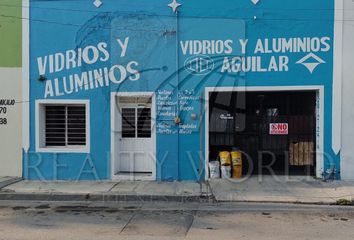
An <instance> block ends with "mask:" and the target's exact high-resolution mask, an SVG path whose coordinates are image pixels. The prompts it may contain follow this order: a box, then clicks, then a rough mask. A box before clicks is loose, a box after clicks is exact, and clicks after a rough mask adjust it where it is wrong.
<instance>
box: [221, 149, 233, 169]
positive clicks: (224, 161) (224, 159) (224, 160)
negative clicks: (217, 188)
mask: <svg viewBox="0 0 354 240" xmlns="http://www.w3.org/2000/svg"><path fill="white" fill-rule="evenodd" d="M219 158H220V163H221V166H230V165H231V157H230V153H229V152H226V151H224V152H220V153H219Z"/></svg>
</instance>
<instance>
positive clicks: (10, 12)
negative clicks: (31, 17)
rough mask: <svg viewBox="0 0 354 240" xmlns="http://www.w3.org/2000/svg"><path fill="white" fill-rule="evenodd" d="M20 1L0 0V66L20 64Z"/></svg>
mask: <svg viewBox="0 0 354 240" xmlns="http://www.w3.org/2000/svg"><path fill="white" fill-rule="evenodd" d="M21 17H22V1H21V0H1V1H0V67H21V66H22V60H21V59H22V56H21V55H22V54H21V52H22V51H21V49H22V44H21V42H22V19H21Z"/></svg>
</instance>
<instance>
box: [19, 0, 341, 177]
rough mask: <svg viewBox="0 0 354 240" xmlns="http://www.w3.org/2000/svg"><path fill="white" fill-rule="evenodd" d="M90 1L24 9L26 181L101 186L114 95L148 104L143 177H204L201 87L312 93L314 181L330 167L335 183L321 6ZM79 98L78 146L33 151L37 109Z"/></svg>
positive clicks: (330, 42)
mask: <svg viewBox="0 0 354 240" xmlns="http://www.w3.org/2000/svg"><path fill="white" fill-rule="evenodd" d="M101 2H102V5H100V6H99V7H97V6H95V5H94V4H93V3H92V1H86V0H72V1H50V0H48V1H39V0H31V1H30V19H31V21H30V36H29V39H30V42H29V44H30V148H29V151H28V153H26V152H25V153H24V169H25V172H24V176H25V178H26V179H46V180H76V179H79V180H98V179H100V180H107V179H112V178H113V176H114V171H113V170H112V168H113V165H114V164H115V163H116V162H117V161H119V159H115V158H116V157H115V155H114V154H113V149H114V148H115V147H114V146H115V145H116V144H119V143H118V142H117V141H116V140H115V138H114V136H113V135H114V134H115V130H114V129H113V128H114V127H112V126H114V123H112V121H116V120H117V119H116V118H114V116H112V115H113V114H114V110H112V109H114V107H115V106H112V105H113V104H116V103H115V102H112V99H113V98H112V96H113V95H114V94H115V93H116V94H117V95H119V93H131V94H134V93H153V95H154V101H153V102H152V104H153V105H154V109H155V113H154V116H153V118H154V126H153V131H154V135H155V138H154V141H155V143H154V145H155V149H156V162H155V170H154V172H155V175H154V179H156V180H162V181H172V180H198V179H205V178H206V177H207V176H206V175H207V171H206V166H207V165H206V161H207V160H208V159H207V158H208V157H207V154H206V152H207V151H208V146H207V141H206V138H208V129H207V126H208V124H206V119H207V116H206V114H207V111H206V106H207V97H206V96H207V93H208V91H209V90H207V89H212V88H213V87H218V88H220V89H222V88H223V87H224V88H225V89H227V88H232V87H234V88H242V87H245V88H246V89H247V88H250V89H252V88H255V89H256V88H259V89H262V88H264V89H271V88H272V87H274V89H276V88H279V89H283V90H286V89H287V88H288V89H293V88H294V89H295V88H296V89H298V90H301V89H304V90H306V89H308V88H310V87H313V86H315V87H316V89H318V91H319V92H321V94H322V95H321V96H320V97H319V98H318V99H317V101H318V105H319V104H320V103H321V104H322V105H321V106H318V108H319V109H320V108H321V109H323V111H322V112H321V115H320V114H319V115H318V116H317V117H318V121H320V120H321V119H322V120H323V123H322V124H321V127H322V130H321V129H320V128H318V129H316V137H317V147H316V151H318V154H319V155H321V157H319V158H317V161H321V162H317V164H318V165H319V166H320V169H318V171H317V175H321V174H322V173H324V174H325V173H326V172H328V169H330V168H333V167H334V168H335V169H336V174H337V175H336V177H337V178H340V167H339V166H340V159H339V156H338V155H337V154H335V153H334V152H333V150H332V120H331V119H332V85H333V46H334V14H335V11H334V1H333V0H311V1H305V0H301V1H296V2H294V1H286V2H284V1H281V0H261V1H259V2H258V3H257V4H254V3H253V2H252V1H251V0H241V1H228V0H220V1H212V0H204V1H182V0H180V1H179V2H180V3H181V4H182V5H181V6H179V7H178V11H177V12H173V11H172V10H173V9H171V8H170V7H168V6H167V4H169V3H170V1H165V0H151V1H141V0H133V1H126V0H117V1H114V0H103V1H101ZM210 91H211V90H210ZM112 94H113V95H112ZM128 95H129V94H128ZM81 100H84V101H86V103H88V105H87V106H88V108H87V110H88V111H86V113H88V114H89V116H88V118H89V119H86V121H87V122H86V123H89V126H88V129H87V132H86V133H87V134H88V135H87V136H86V140H87V142H86V147H85V148H84V149H74V150H73V149H69V150H67V151H65V148H60V149H59V148H57V149H56V148H46V147H45V146H41V140H40V136H39V135H40V134H42V133H41V132H42V130H39V129H40V128H42V126H40V124H41V121H40V113H39V111H40V110H39V109H38V108H40V104H42V103H50V104H55V101H58V103H65V102H70V101H73V102H74V103H75V101H81ZM179 121H180V123H179V124H176V122H179ZM322 152H324V154H323V153H322ZM200 158H202V164H201V163H200Z"/></svg>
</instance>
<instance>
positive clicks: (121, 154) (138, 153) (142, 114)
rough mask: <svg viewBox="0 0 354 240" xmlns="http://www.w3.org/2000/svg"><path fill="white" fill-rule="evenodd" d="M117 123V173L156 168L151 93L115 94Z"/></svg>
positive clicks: (151, 171) (149, 170)
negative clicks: (116, 96)
mask: <svg viewBox="0 0 354 240" xmlns="http://www.w3.org/2000/svg"><path fill="white" fill-rule="evenodd" d="M118 104H119V111H118V112H119V113H118V115H119V116H118V121H119V122H118V125H119V126H120V127H119V129H120V133H119V140H118V144H119V146H118V159H117V161H118V162H117V165H118V166H117V167H118V169H117V170H118V171H117V173H116V174H124V173H146V174H152V173H153V170H154V168H155V164H156V163H155V150H154V142H153V141H154V139H153V131H152V129H153V124H152V119H153V114H154V113H153V108H152V97H146V96H139V97H118Z"/></svg>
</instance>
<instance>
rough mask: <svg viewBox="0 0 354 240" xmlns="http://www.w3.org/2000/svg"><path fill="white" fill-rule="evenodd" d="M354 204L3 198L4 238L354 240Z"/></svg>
mask: <svg viewBox="0 0 354 240" xmlns="http://www.w3.org/2000/svg"><path fill="white" fill-rule="evenodd" d="M353 236H354V208H353V207H341V206H324V205H299V204H255V203H168V202H151V203H141V202H135V203H134V202H129V203H128V202H116V203H112V202H111V203H97V202H96V203H87V202H83V203H77V202H76V203H70V202H67V203H65V204H63V203H60V202H51V203H46V202H28V201H27V202H16V201H11V202H7V201H0V239H4V240H10V239H21V240H25V239H33V240H34V239H35V240H39V239H46V240H47V239H65V240H68V239H134V240H139V239H154V240H155V239H198V240H199V239H203V240H206V239H252V240H253V239H273V240H276V239H282V240H283V239H311V240H313V239H322V240H323V239H353Z"/></svg>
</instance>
